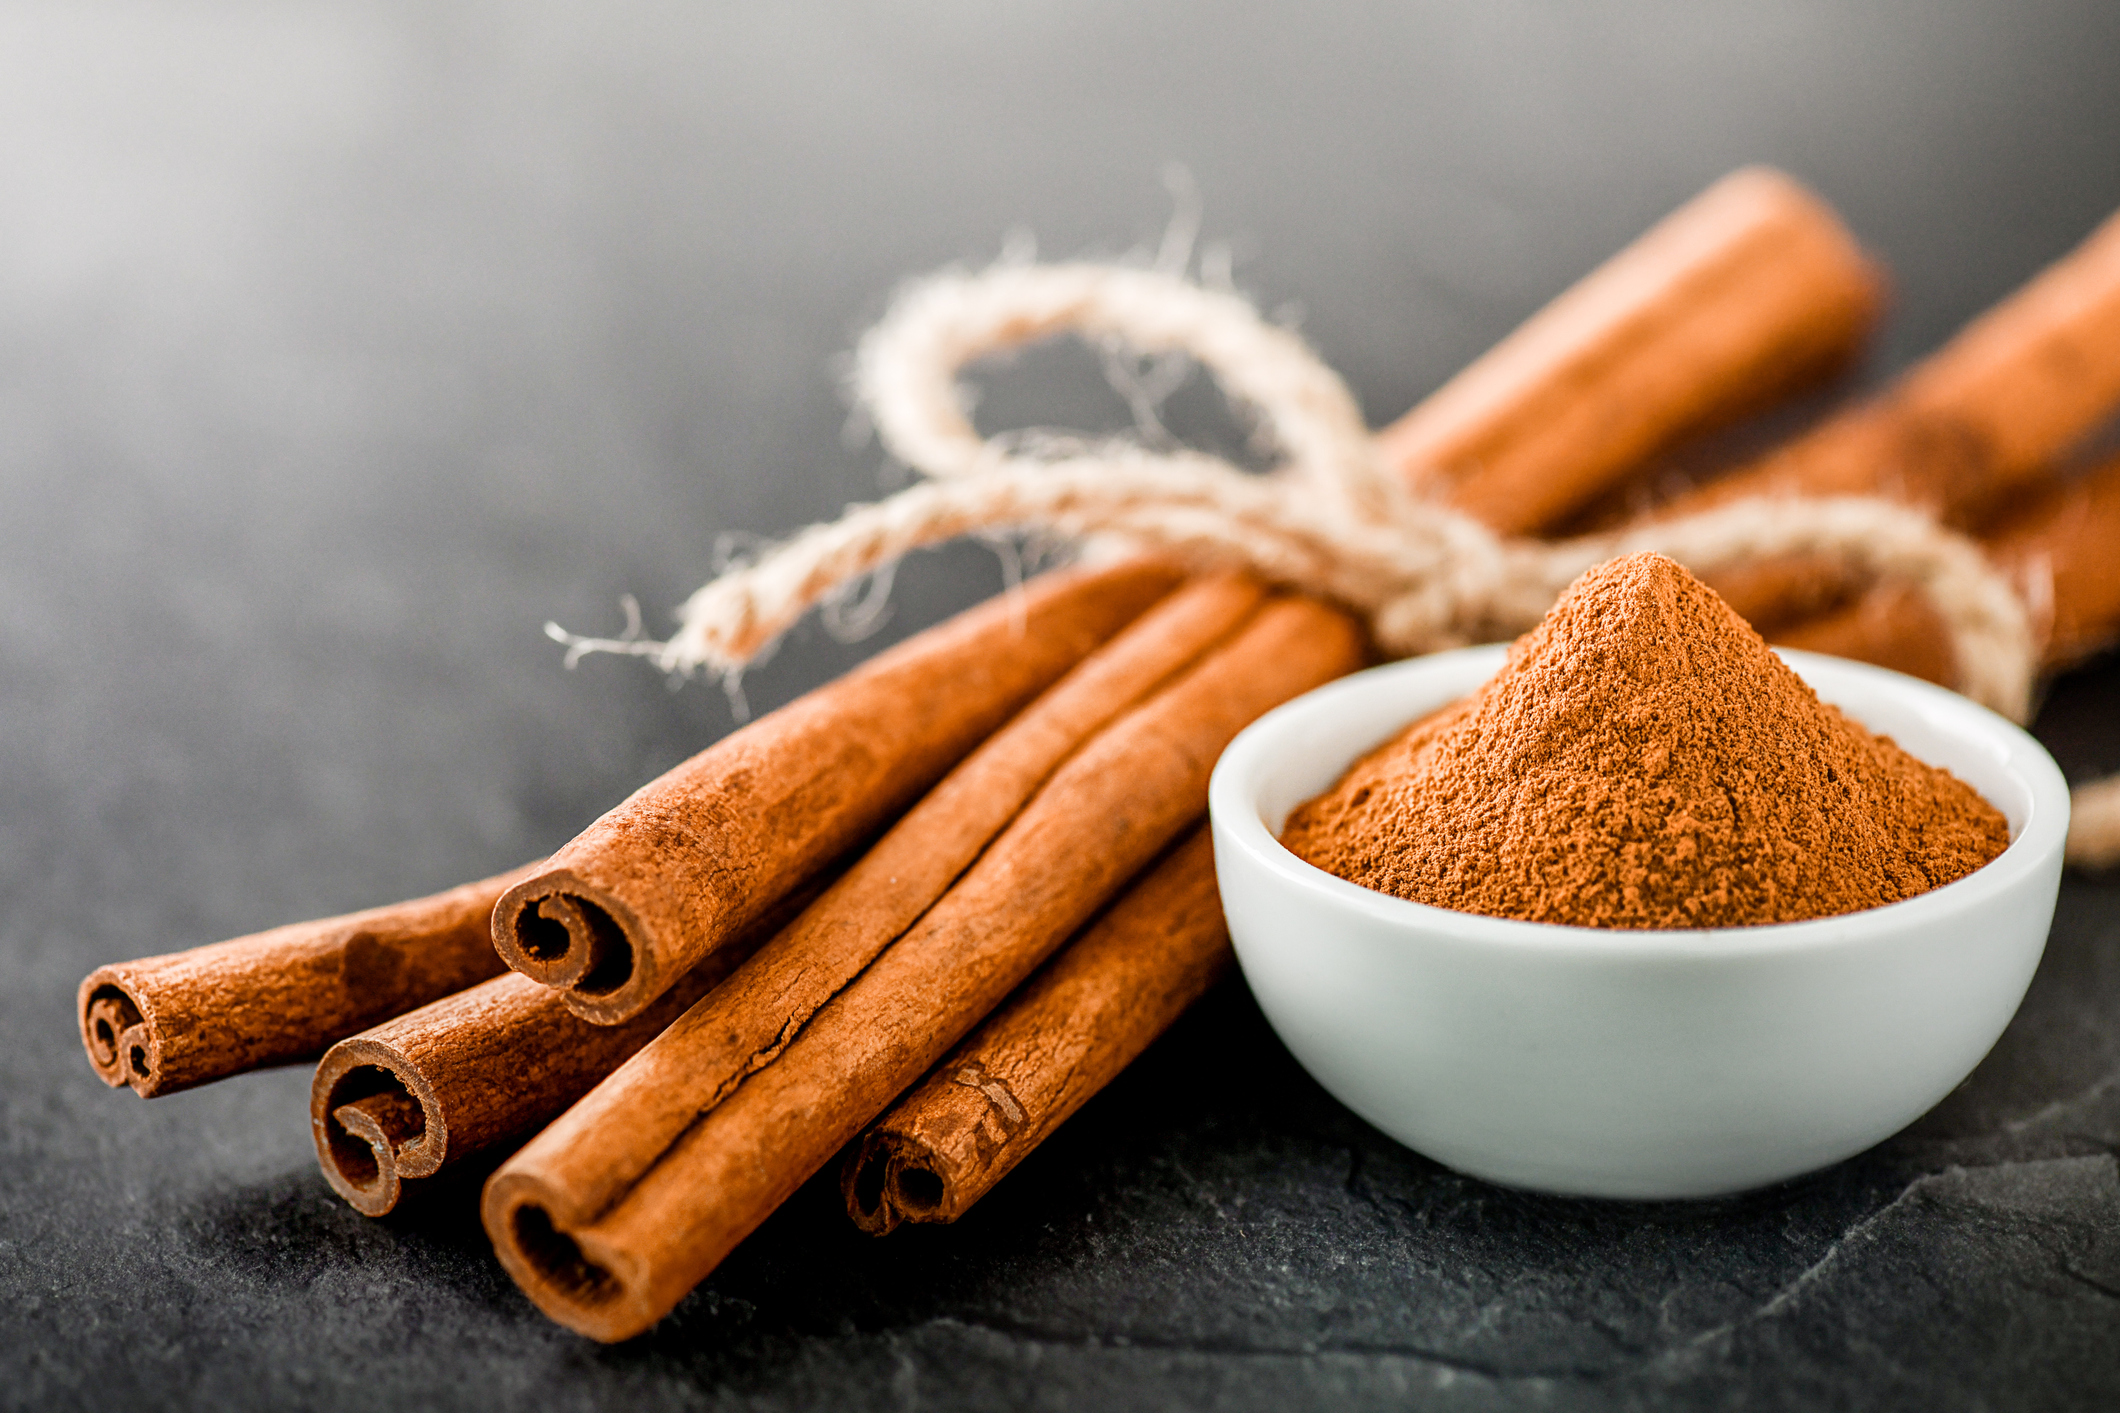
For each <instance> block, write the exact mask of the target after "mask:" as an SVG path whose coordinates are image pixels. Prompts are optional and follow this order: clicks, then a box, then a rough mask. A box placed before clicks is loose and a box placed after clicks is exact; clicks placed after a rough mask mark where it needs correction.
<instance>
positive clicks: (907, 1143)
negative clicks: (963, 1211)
mask: <svg viewBox="0 0 2120 1413" xmlns="http://www.w3.org/2000/svg"><path fill="white" fill-rule="evenodd" d="M946 1167H947V1165H946V1164H944V1163H943V1162H942V1161H940V1155H938V1154H936V1153H934V1152H932V1151H931V1150H929V1148H928V1147H927V1146H926V1145H925V1144H922V1143H918V1142H916V1141H914V1140H912V1139H909V1138H907V1137H906V1136H905V1135H904V1134H899V1133H892V1132H889V1131H887V1130H872V1131H871V1132H870V1133H868V1134H867V1135H865V1136H864V1137H863V1138H862V1140H861V1142H860V1143H858V1144H856V1145H855V1146H854V1147H853V1148H851V1149H849V1150H848V1152H847V1157H846V1161H845V1163H844V1164H843V1165H842V1166H841V1168H840V1171H839V1193H840V1196H842V1197H844V1198H845V1199H846V1204H847V1215H848V1216H849V1217H852V1218H853V1219H854V1225H855V1226H857V1227H859V1228H861V1229H862V1230H863V1231H865V1232H867V1233H868V1234H869V1235H870V1236H883V1235H885V1234H887V1233H889V1232H892V1231H895V1230H896V1229H897V1228H898V1226H899V1224H900V1223H902V1222H949V1221H955V1220H956V1219H957V1217H958V1215H959V1212H958V1210H957V1205H956V1203H955V1202H954V1201H953V1199H952V1193H951V1189H950V1184H949V1180H948V1177H947V1175H946Z"/></svg>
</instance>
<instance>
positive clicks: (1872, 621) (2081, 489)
mask: <svg viewBox="0 0 2120 1413" xmlns="http://www.w3.org/2000/svg"><path fill="white" fill-rule="evenodd" d="M1986 543H1987V551H1988V555H1989V557H1990V558H1991V559H1993V560H1994V561H1995V563H1996V566H1997V567H1998V568H2000V569H2001V570H2002V571H2003V572H2004V573H2005V574H2007V575H2009V576H2010V578H2011V579H2012V580H2014V581H2015V582H2016V583H2018V584H2019V585H2021V586H2023V588H2024V589H2025V590H2026V591H2027V594H2028V596H2029V597H2030V599H2031V600H2032V603H2033V605H2034V608H2035V610H2040V611H2041V613H2040V616H2041V617H2042V618H2043V619H2044V620H2045V627H2046V642H2045V648H2044V651H2043V653H2042V654H2041V659H2042V665H2043V666H2044V667H2045V668H2046V669H2047V670H2048V671H2059V670H2061V669H2063V668H2066V667H2070V666H2072V665H2074V664H2075V663H2077V662H2080V661H2082V660H2083V659H2084V658H2087V657H2089V656H2091V655H2092V654H2093V653H2096V652H2099V651H2102V650H2103V649H2105V648H2108V647H2111V646H2112V645H2113V644H2114V643H2115V642H2120V457H2116V458H2114V459H2112V460H2110V461H2107V462H2106V463H2104V464H2103V465H2101V466H2099V467H2098V468H2097V469H2095V470H2093V471H2090V472H2088V473H2086V474H2084V475H2082V476H2080V477H2077V478H2075V479H2074V480H2071V481H2067V482H2064V483H2062V484H2060V485H2057V486H2054V487H2051V488H2050V489H2048V490H2047V491H2046V492H2045V493H2044V494H2042V495H2040V496H2038V497H2036V498H2034V499H2033V500H2031V501H2030V502H2028V503H2027V504H2026V505H2025V506H2024V507H2023V508H2022V509H2021V510H2019V511H2018V512H2017V513H2016V514H2015V515H2013V516H2011V517H2010V518H2009V519H2007V520H2006V521H2004V522H2003V523H2002V524H2001V525H1999V526H1997V527H1996V529H1995V531H1994V532H1993V533H1992V534H1991V535H1990V536H1989V537H1988V539H1987V542H1986ZM1774 639H1775V641H1776V642H1779V643H1781V644H1783V645H1785V646H1787V647H1792V648H1807V649H1809V650H1811V651H1812V652H1822V653H1832V654H1834V655H1835V656H1837V657H1852V658H1860V659H1861V660H1863V661H1865V662H1874V663H1876V664H1878V665H1879V666H1881V667H1890V668H1896V669H1897V670H1899V671H1901V672H1909V673H1912V674H1913V675H1915V676H1917V677H1926V678H1928V679H1929V680H1930V681H1932V682H1943V683H1949V682H1952V681H1954V680H1956V677H1957V667H1958V664H1957V661H1956V659H1955V657H1954V656H1953V655H1952V652H1951V645H1950V639H1949V638H1948V637H1947V636H1946V635H1945V633H1944V630H1943V625H1942V623H1941V621H1940V620H1939V619H1938V618H1937V616H1936V611H1935V610H1934V609H1933V608H1932V607H1930V605H1929V602H1928V600H1927V599H1926V598H1924V597H1923V596H1922V595H1921V594H1919V593H1917V592H1915V591H1914V590H1912V589H1911V588H1908V587H1907V586H1905V585H1900V584H1881V585H1879V586H1878V587H1877V588H1875V589H1873V590H1872V591H1870V592H1869V593H1867V594H1865V595H1863V596H1862V597H1861V598H1859V599H1857V600H1856V601H1855V602H1854V603H1852V604H1850V605H1848V606H1846V607H1844V608H1841V609H1839V610H1837V611H1835V612H1832V613H1828V614H1824V615H1821V616H1819V617H1816V618H1813V619H1811V620H1809V621H1807V622H1802V623H1797V624H1794V625H1792V626H1790V627H1788V628H1785V629H1783V630H1782V631H1780V632H1778V633H1776V634H1774Z"/></svg>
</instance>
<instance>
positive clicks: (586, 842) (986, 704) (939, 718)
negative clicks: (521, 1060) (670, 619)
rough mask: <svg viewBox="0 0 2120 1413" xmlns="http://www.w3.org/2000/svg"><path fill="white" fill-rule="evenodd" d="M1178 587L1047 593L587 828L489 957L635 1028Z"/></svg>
mask: <svg viewBox="0 0 2120 1413" xmlns="http://www.w3.org/2000/svg"><path fill="white" fill-rule="evenodd" d="M1181 578H1182V574H1181V571H1179V570H1178V569H1177V568H1176V567H1175V566H1173V565H1171V564H1168V563H1163V562H1159V561H1149V560H1136V561H1130V562H1128V563H1124V564H1119V565H1114V566H1110V567H1108V568H1103V569H1097V570H1076V571H1067V572H1062V573H1058V574H1053V575H1048V576H1045V577H1044V578H1042V579H1040V580H1038V581H1036V582H1034V583H1032V584H1031V585H1030V586H1029V587H1028V588H1026V589H1024V590H1022V591H1021V592H1020V593H1018V594H1016V595H1004V596H1003V597H1001V598H999V599H996V600H994V601H992V602H990V603H988V604H985V605H982V606H981V607H978V608H975V609H972V610H971V611H970V612H968V613H964V614H960V615H959V616H958V617H956V618H953V619H951V620H949V621H948V622H947V623H944V624H942V625H940V626H939V627H936V628H932V629H929V630H928V631H927V632H925V633H922V634H920V635H918V636H917V637H914V638H912V639H910V640H908V641H906V642H904V643H901V644H900V645H899V646H897V647H896V648H893V649H892V650H890V651H889V652H886V653H883V654H881V655H880V656H878V657H876V658H874V659H872V660H871V661H870V662H868V663H866V664H864V665H863V666H861V667H858V668H856V669H855V670H854V671H852V672H850V673H848V674H847V675H846V676H845V677H842V678H840V679H839V680H838V681H836V682H833V683H831V684H829V685H827V686H824V687H820V688H818V689H817V690H816V691H814V692H811V693H810V694H809V695H807V696H805V697H802V698H800V699H799V700H797V701H795V702H792V703H790V704H789V705H787V706H785V707H782V708H781V709H780V710H779V711H776V712H773V713H772V714H770V715H768V716H766V717H764V718H762V719H760V720H758V721H756V722H754V723H752V724H751V725H750V726H747V727H745V728H743V729H742V730H740V731H737V732H735V733H734V734H732V735H730V736H727V737H725V738H724V739H723V740H721V741H720V742H718V743H717V744H715V745H713V746H710V747H708V748H707V749H706V750H705V751H702V752H701V753H700V754H698V755H696V756H694V757H693V758H692V759H691V760H689V761H687V762H685V763H684V764H683V765H680V766H678V767H677V768H676V769H675V770H672V771H670V772H668V773H667V774H665V775H663V776H662V777H661V778H660V779H657V780H655V781H652V782H650V783H649V784H648V785H646V786H645V787H643V788H642V789H640V790H639V791H637V792H636V793H635V794H634V795H633V797H632V798H631V799H629V800H627V801H626V802H625V803H624V804H622V805H620V806H619V807H618V808H617V809H614V810H612V811H611V812H610V813H609V814H606V815H605V816H604V817H603V818H602V819H600V820H598V821H597V822H596V823H595V824H593V825H591V826H590V827H589V828H588V829H587V830H586V831H584V832H583V833H582V834H581V835H579V836H578V837H576V838H575V839H574V840H573V841H572V842H571V843H569V844H568V845H566V847H564V848H562V849H561V850H560V851H559V852H558V853H557V854H555V855H553V857H552V861H551V863H550V865H549V866H548V867H547V868H546V869H544V870H542V871H540V872H539V873H537V874H536V875H534V876H532V877H530V878H527V879H525V880H523V881H522V882H521V883H520V884H519V885H517V886H516V887H515V888H513V889H511V890H510V891H509V893H508V895H507V896H506V897H504V898H502V899H501V900H500V905H499V906H498V907H497V908H496V909H495V910H494V914H493V945H494V946H495V948H496V949H498V950H499V952H500V954H501V956H502V957H503V958H504V959H505V960H506V962H507V964H508V965H509V966H510V967H513V968H514V969H515V970H517V971H519V972H521V973H523V974H524V975H525V976H529V977H532V978H533V979H536V980H539V981H541V982H543V983H545V984H548V985H551V986H553V987H555V988H556V989H558V990H559V991H560V992H561V994H562V995H563V996H564V997H565V1000H566V1004H567V1006H568V1008H569V1009H570V1010H572V1011H573V1012H574V1013H575V1014H576V1015H578V1016H581V1017H582V1018H583V1019H585V1020H589V1021H594V1022H596V1023H597V1024H599V1025H616V1024H619V1023H622V1022H624V1021H626V1020H628V1019H630V1018H631V1017H633V1016H636V1015H638V1014H640V1012H641V1011H642V1009H643V1008H645V1007H646V1006H647V1005H648V1004H649V1003H651V1002H652V1001H654V999H655V998H656V997H657V996H658V995H660V994H661V993H662V991H663V990H664V989H666V988H667V987H668V986H669V985H670V984H671V983H672V982H673V981H674V980H675V979H676V978H677V977H679V976H682V975H684V974H685V973H686V972H687V971H689V970H691V969H692V967H694V966H695V965H697V964H698V963H699V961H700V960H701V959H702V958H704V957H705V956H707V955H708V954H709V953H710V952H712V951H714V950H715V949H716V948H717V947H720V946H722V945H724V944H725V943H726V942H727V941H728V939H729V938H731V937H733V936H735V935H737V934H739V933H741V932H742V931H743V930H744V929H745V928H747V927H748V926H749V925H750V924H751V923H753V922H754V921H755V920H756V919H757V918H758V917H759V916H761V915H762V914H764V913H765V912H766V911H767V910H769V909H771V908H772V907H773V906H774V905H775V904H777V903H778V902H780V901H781V900H782V899H784V898H785V897H787V896H788V894H789V893H791V892H792V891H794V890H795V889H796V888H798V887H799V886H801V885H802V883H804V882H805V881H806V880H808V879H810V878H813V877H815V876H816V875H817V873H818V872H820V871H821V870H822V869H823V868H824V866H825V865H826V864H827V863H829V862H830V861H831V860H833V859H834V858H837V857H838V856H839V855H841V854H843V853H844V852H845V851H846V850H848V849H849V848H851V847H852V846H853V845H854V844H855V843H857V842H858V841H859V840H861V839H863V838H865V837H867V836H868V835H870V834H871V833H873V832H874V831H875V830H876V829H877V828H878V827H879V826H881V825H882V824H883V823H884V822H885V821H886V820H888V819H890V818H891V817H892V816H894V815H896V814H898V813H899V812H900V811H902V810H903V809H904V808H905V807H906V805H907V804H908V803H910V802H911V801H912V799H913V798H914V797H915V796H916V795H918V794H919V793H920V792H921V791H923V790H925V789H927V788H928V787H929V786H931V785H933V784H934V783H935V782H936V781H937V780H938V779H940V778H941V777H942V775H943V773H944V772H945V771H947V770H948V769H949V768H950V767H951V766H953V765H955V764H956V763H957V762H958V761H959V760H960V759H962V758H963V757H964V756H965V755H966V754H968V753H969V752H970V751H971V750H972V749H973V748H974V747H975V746H977V745H978V744H979V743H980V742H981V741H983V740H985V739H986V738H987V737H988V736H990V735H992V734H993V732H994V731H995V729H996V728H998V727H999V726H1000V725H1001V724H1002V722H1004V721H1006V720H1007V719H1008V718H1009V717H1010V716H1011V715H1013V714H1014V713H1015V712H1016V711H1017V709H1018V708H1020V707H1022V706H1023V704H1024V703H1025V702H1027V701H1029V700H1030V699H1031V698H1032V697H1034V696H1036V695H1037V694H1038V693H1039V692H1041V691H1043V690H1044V689H1045V688H1046V687H1048V686H1050V685H1051V684H1052V683H1053V681H1055V680H1056V679H1057V678H1059V677H1060V675H1061V674H1062V673H1064V672H1066V671H1067V670H1068V669H1069V668H1070V667H1073V666H1074V665H1075V664H1076V663H1077V662H1079V661H1080V660H1081V659H1082V658H1083V657H1085V656H1086V655H1088V654H1089V652H1090V651H1091V650H1093V649H1094V648H1096V647H1097V646H1098V645H1099V644H1100V643H1102V642H1104V641H1105V640H1106V639H1108V638H1110V637H1111V636H1112V635H1113V634H1114V633H1116V632H1118V631H1119V630H1120V629H1121V628H1123V627H1124V626H1125V625H1126V624H1127V623H1129V622H1131V621H1132V620H1133V619H1135V618H1137V617H1139V616H1140V615H1141V613H1142V612H1144V611H1145V610H1146V609H1147V608H1148V607H1149V605H1150V604H1152V603H1154V602H1155V601H1156V600H1158V599H1160V598H1162V597H1163V596H1165V595H1166V594H1168V593H1169V592H1170V591H1171V590H1172V589H1173V588H1175V587H1176V586H1177V584H1178V583H1179V581H1180V579H1181Z"/></svg>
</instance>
